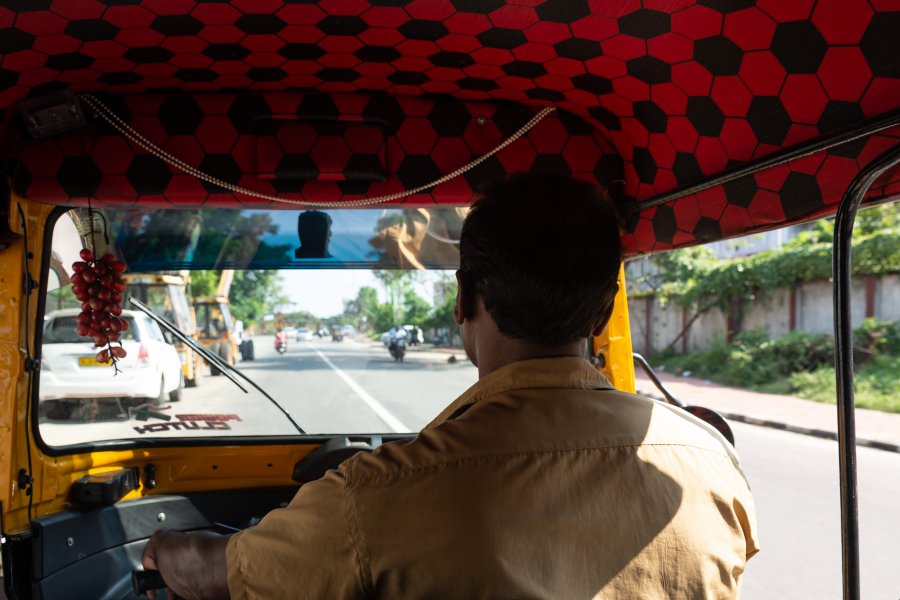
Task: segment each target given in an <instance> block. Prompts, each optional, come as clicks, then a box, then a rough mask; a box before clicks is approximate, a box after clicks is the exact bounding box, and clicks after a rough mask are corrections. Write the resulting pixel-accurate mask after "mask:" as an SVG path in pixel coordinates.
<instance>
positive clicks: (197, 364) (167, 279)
mask: <svg viewBox="0 0 900 600" xmlns="http://www.w3.org/2000/svg"><path fill="white" fill-rule="evenodd" d="M123 277H124V278H125V284H126V285H127V286H128V287H127V290H128V295H130V296H134V297H135V298H137V299H138V300H140V301H141V302H143V303H145V304H147V305H148V306H150V307H151V308H152V309H153V310H155V311H156V312H157V313H159V314H160V315H162V316H163V317H165V318H166V319H167V320H169V321H171V322H172V323H174V324H175V325H176V326H177V327H178V328H179V329H180V330H181V331H183V332H184V333H185V334H187V335H189V336H191V337H193V338H195V339H197V338H198V335H199V332H198V329H197V320H196V316H195V314H194V308H193V306H191V304H190V302H189V301H188V296H189V293H188V286H189V285H190V281H191V278H190V272H189V271H171V272H163V273H126V274H124V275H123ZM172 343H173V345H174V346H175V349H176V350H177V351H178V356H179V358H181V370H182V374H183V375H184V384H185V385H186V386H187V387H195V386H196V385H197V383H198V381H199V378H200V372H201V367H202V366H203V359H202V358H200V356H199V355H198V354H197V353H196V352H194V351H193V350H191V349H190V348H189V347H188V346H187V345H186V344H184V343H182V342H180V341H178V340H172Z"/></svg>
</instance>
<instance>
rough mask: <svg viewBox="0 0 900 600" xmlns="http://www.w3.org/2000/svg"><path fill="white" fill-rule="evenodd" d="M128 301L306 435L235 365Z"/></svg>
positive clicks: (146, 308)
mask: <svg viewBox="0 0 900 600" xmlns="http://www.w3.org/2000/svg"><path fill="white" fill-rule="evenodd" d="M128 301H129V302H130V303H131V304H132V305H133V306H134V307H135V308H137V309H138V310H140V311H141V312H143V313H144V314H146V315H147V316H148V317H150V318H151V319H153V320H154V321H156V322H157V324H159V326H160V327H162V328H164V329H165V330H166V331H168V332H169V333H171V334H172V335H174V336H175V337H176V338H178V339H179V340H180V341H182V342H184V343H185V344H187V345H188V347H190V348H191V350H193V351H194V352H196V353H197V354H199V355H200V356H202V357H203V358H204V359H206V361H207V362H208V363H209V364H211V365H214V366H215V367H216V368H218V369H219V370H220V371H221V372H222V374H223V375H225V376H226V377H227V378H228V379H230V380H231V382H232V383H233V384H234V385H236V386H238V388H240V389H241V391H242V392H244V393H245V394H247V393H249V392H248V391H247V388H245V387H244V386H242V385H241V382H240V381H238V380H237V377H235V375H237V376H238V377H240V378H241V379H243V380H244V381H246V382H247V383H249V384H250V385H252V386H253V387H254V388H256V389H257V391H259V393H260V394H262V395H263V396H265V397H266V398H267V399H268V400H269V402H271V403H272V404H274V405H275V408H277V409H278V410H280V411H281V412H282V413H283V414H284V416H285V417H286V418H287V420H288V421H290V423H291V425H293V426H294V428H295V429H296V430H297V432H298V433H302V434H305V433H306V431H304V430H303V428H302V427H300V425H298V424H297V422H296V421H295V420H294V418H293V417H291V413H289V412H288V411H287V410H285V409H284V407H283V406H281V405H280V404H279V403H278V401H277V400H275V398H273V397H272V396H270V395H269V394H268V392H266V390H264V389H262V388H261V387H259V385H258V384H257V383H256V382H255V381H253V380H252V379H250V378H249V377H247V375H245V374H244V373H242V372H241V371H239V370H238V369H237V368H235V367H234V365H231V364H229V363H228V362H227V361H224V360H222V359H221V358H220V357H218V356H217V355H216V354H214V353H213V352H211V351H210V350H209V349H208V348H206V347H205V346H204V345H203V344H201V343H200V342H198V341H197V340H195V339H194V338H192V337H190V336H189V335H187V334H186V333H184V332H183V331H181V330H180V329H178V327H176V326H175V325H173V324H172V323H170V322H169V321H167V320H166V319H165V318H163V317H161V316H159V315H158V314H156V313H155V312H153V309H152V308H150V307H149V306H147V305H146V304H144V303H143V302H141V301H140V300H138V299H137V298H135V297H134V296H129V298H128Z"/></svg>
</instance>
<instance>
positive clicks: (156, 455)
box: [0, 196, 634, 533]
mask: <svg viewBox="0 0 900 600" xmlns="http://www.w3.org/2000/svg"><path fill="white" fill-rule="evenodd" d="M11 204H12V205H11V207H10V208H11V210H10V215H11V216H10V227H11V229H12V230H13V231H16V232H18V233H22V228H21V226H20V224H19V217H18V207H19V206H21V207H22V210H23V212H24V214H25V219H26V224H27V229H28V248H27V249H26V248H25V244H24V238H20V239H19V240H18V241H17V242H15V243H13V244H12V246H11V247H10V248H8V249H6V250H4V251H3V252H0V485H2V489H0V502H2V507H3V523H4V532H3V533H16V532H21V531H24V530H27V529H28V527H29V516H28V500H29V499H28V496H27V495H26V493H25V490H22V489H19V486H18V483H17V482H18V473H19V470H20V469H27V468H28V464H29V462H28V450H29V449H30V455H31V476H32V477H33V480H34V487H33V508H32V517H38V516H41V515H46V514H50V513H54V512H59V511H62V510H65V509H66V507H67V504H66V498H67V495H68V493H69V487H70V486H71V484H72V482H74V481H76V480H78V479H80V478H81V477H84V476H85V475H89V474H94V473H101V472H104V471H110V470H115V469H119V468H123V467H131V468H138V469H140V470H141V472H142V473H143V470H144V468H145V467H146V466H147V465H149V464H151V463H152V464H153V465H154V466H155V467H156V483H157V485H156V487H155V488H154V489H152V490H149V489H147V488H146V487H145V486H144V485H143V484H142V485H141V487H139V488H138V489H136V490H134V491H133V492H131V493H130V494H129V495H128V496H126V498H125V499H133V498H139V497H141V496H144V495H148V494H166V493H184V492H200V491H212V490H225V489H239V488H254V487H281V486H293V485H296V484H295V483H294V482H293V481H292V480H291V478H290V474H291V472H292V469H293V465H294V464H295V463H296V462H297V461H299V460H300V459H302V458H303V457H305V456H306V455H308V454H309V453H310V452H312V451H313V450H314V449H315V448H316V447H317V446H318V444H317V443H315V442H308V443H303V442H302V441H301V442H300V443H297V444H284V443H278V444H273V445H244V446H241V445H238V444H237V443H235V444H230V445H225V446H223V445H216V446H199V445H191V446H183V447H167V448H143V449H138V450H115V451H102V452H86V453H81V454H69V455H63V456H51V455H49V454H46V453H44V452H43V451H42V450H41V448H40V446H39V445H38V444H37V442H36V440H35V438H34V435H33V432H32V431H31V430H30V429H28V428H29V427H30V423H29V417H30V416H31V415H30V413H29V414H26V406H27V404H28V400H29V398H28V374H26V373H25V359H26V356H25V350H24V348H25V347H26V346H25V340H26V339H29V340H34V337H35V336H34V334H35V331H34V327H35V325H36V324H37V323H38V322H39V320H38V318H37V314H38V313H37V311H38V306H39V300H40V296H41V293H42V292H41V290H36V292H35V293H33V294H31V297H30V299H29V307H28V310H29V315H31V318H30V320H28V321H27V322H26V319H25V310H24V305H23V302H24V299H25V297H24V294H23V291H22V290H23V275H22V257H23V252H25V251H26V250H27V251H28V252H30V256H31V257H30V258H29V262H28V264H29V270H30V271H31V274H32V276H33V277H39V276H40V268H41V265H42V264H43V261H44V256H43V251H44V241H45V239H44V236H45V234H46V232H47V222H48V219H49V218H50V215H51V213H52V211H53V208H54V207H53V206H49V205H44V204H38V203H34V202H29V201H27V200H23V199H21V198H19V197H17V196H13V199H12V203H11ZM32 348H33V345H32ZM593 350H594V353H595V355H602V356H603V363H604V364H603V366H602V368H601V370H602V371H603V373H604V374H605V375H606V376H607V377H608V378H609V379H610V381H611V382H612V383H613V384H614V385H615V386H616V387H618V388H619V389H623V390H630V391H633V390H634V365H633V362H632V359H631V339H630V335H629V326H628V308H627V305H626V298H625V281H624V275H623V272H621V271H620V275H619V293H618V295H617V296H616V301H615V309H614V312H613V316H612V319H611V320H610V323H609V326H608V327H607V329H606V331H605V332H604V333H603V334H602V335H601V336H598V337H596V338H594V340H593ZM35 376H37V374H35ZM448 401H449V399H448ZM34 409H36V407H34V408H33V409H32V410H34ZM32 418H33V417H32ZM219 441H220V442H221V440H219Z"/></svg>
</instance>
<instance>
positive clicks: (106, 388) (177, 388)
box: [40, 309, 184, 406]
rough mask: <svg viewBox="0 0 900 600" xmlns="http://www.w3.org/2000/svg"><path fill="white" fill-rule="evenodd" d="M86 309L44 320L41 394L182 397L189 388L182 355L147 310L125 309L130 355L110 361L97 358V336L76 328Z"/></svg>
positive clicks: (53, 396) (157, 402)
mask: <svg viewBox="0 0 900 600" xmlns="http://www.w3.org/2000/svg"><path fill="white" fill-rule="evenodd" d="M80 312H81V311H80V310H78V309H65V310H57V311H54V312H51V313H50V314H48V315H47V317H46V318H45V320H44V334H43V346H42V348H43V350H42V351H43V356H42V357H41V380H40V399H41V400H62V399H68V398H146V399H147V400H148V401H149V402H150V403H151V404H154V405H157V406H159V405H162V404H165V403H166V401H167V400H172V401H177V400H180V399H181V390H182V389H183V388H184V376H183V374H182V369H181V367H182V365H181V359H180V358H179V356H178V352H177V351H176V350H175V347H174V346H173V345H171V344H169V343H168V342H166V340H165V338H164V337H163V334H162V331H161V330H160V328H159V325H157V324H156V323H155V322H154V321H152V320H151V319H150V318H149V317H148V316H147V315H145V314H144V313H141V312H137V311H130V310H125V311H122V318H124V319H126V320H127V321H128V330H127V331H126V332H125V334H124V336H123V338H122V346H123V347H124V348H125V351H126V352H127V353H128V355H127V356H126V357H125V358H123V359H120V360H119V363H118V366H119V371H120V372H119V373H118V374H116V373H115V369H113V367H112V365H111V364H103V363H98V362H97V359H96V355H97V353H98V352H99V351H100V350H101V348H97V347H96V346H95V345H94V342H93V341H91V340H90V339H88V338H84V337H81V336H80V335H78V333H76V331H75V328H76V327H77V323H76V319H77V317H78V314H79V313H80Z"/></svg>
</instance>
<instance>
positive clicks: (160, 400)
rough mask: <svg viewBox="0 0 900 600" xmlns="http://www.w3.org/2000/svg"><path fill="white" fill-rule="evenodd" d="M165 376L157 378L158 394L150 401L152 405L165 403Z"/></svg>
mask: <svg viewBox="0 0 900 600" xmlns="http://www.w3.org/2000/svg"><path fill="white" fill-rule="evenodd" d="M166 397H167V394H166V377H165V375H163V376H162V377H160V378H159V394H157V395H156V398H153V399H152V400H151V401H150V404H152V405H153V406H162V405H164V404H165V403H166Z"/></svg>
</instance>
